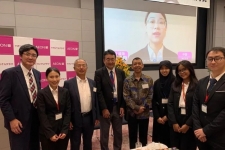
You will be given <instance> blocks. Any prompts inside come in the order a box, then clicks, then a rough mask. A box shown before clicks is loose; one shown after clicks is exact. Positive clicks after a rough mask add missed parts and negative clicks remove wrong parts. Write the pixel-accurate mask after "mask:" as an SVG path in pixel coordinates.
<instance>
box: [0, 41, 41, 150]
mask: <svg viewBox="0 0 225 150" xmlns="http://www.w3.org/2000/svg"><path fill="white" fill-rule="evenodd" d="M19 55H20V60H21V63H20V65H18V66H16V67H12V68H9V69H6V70H3V72H2V76H1V80H0V107H1V111H2V113H3V116H4V123H5V124H4V125H5V128H6V129H7V130H8V134H9V141H10V142H9V143H10V147H11V150H39V149H40V147H39V145H40V144H39V136H38V135H39V133H38V129H39V121H38V120H39V119H38V115H37V110H36V103H35V102H36V97H37V92H38V90H40V89H41V84H40V79H41V74H40V72H39V71H37V70H36V69H34V68H33V65H34V64H35V63H36V59H37V57H38V50H37V48H36V47H35V46H33V45H30V44H25V45H22V46H21V47H20V48H19Z"/></svg>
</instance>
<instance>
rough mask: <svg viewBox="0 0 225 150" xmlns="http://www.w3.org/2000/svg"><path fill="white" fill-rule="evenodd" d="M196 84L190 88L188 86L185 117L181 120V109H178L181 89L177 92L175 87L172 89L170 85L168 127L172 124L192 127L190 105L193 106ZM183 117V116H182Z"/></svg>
mask: <svg viewBox="0 0 225 150" xmlns="http://www.w3.org/2000/svg"><path fill="white" fill-rule="evenodd" d="M195 88H196V84H194V86H193V87H192V88H191V86H190V85H189V87H188V89H187V92H186V97H185V99H186V103H185V106H186V107H185V108H186V115H185V118H183V117H182V120H181V119H180V114H181V109H180V108H179V101H180V96H182V95H181V89H182V88H181V87H180V88H179V90H177V89H178V88H177V87H176V89H175V88H174V85H172V89H171V90H170V95H169V99H168V105H167V109H168V121H169V125H170V126H172V125H173V124H179V125H180V126H181V125H184V124H186V125H188V126H189V127H192V126H193V119H192V104H193V95H194V92H195ZM182 116H184V115H182Z"/></svg>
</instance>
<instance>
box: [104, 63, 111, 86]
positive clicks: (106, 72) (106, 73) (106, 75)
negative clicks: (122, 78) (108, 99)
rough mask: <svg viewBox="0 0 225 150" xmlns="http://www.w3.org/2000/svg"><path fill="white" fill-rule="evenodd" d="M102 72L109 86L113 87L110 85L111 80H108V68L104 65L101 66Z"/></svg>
mask: <svg viewBox="0 0 225 150" xmlns="http://www.w3.org/2000/svg"><path fill="white" fill-rule="evenodd" d="M103 72H104V76H105V78H106V79H107V81H108V83H109V85H110V86H111V88H113V85H112V82H111V80H110V77H109V73H108V70H107V68H106V67H104V68H103Z"/></svg>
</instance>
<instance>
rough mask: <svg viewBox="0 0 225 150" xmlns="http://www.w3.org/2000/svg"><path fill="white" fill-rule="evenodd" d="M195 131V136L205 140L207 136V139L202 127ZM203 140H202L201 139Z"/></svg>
mask: <svg viewBox="0 0 225 150" xmlns="http://www.w3.org/2000/svg"><path fill="white" fill-rule="evenodd" d="M194 133H195V136H196V137H197V138H198V139H199V140H200V139H202V141H204V137H205V140H206V135H205V133H204V132H203V130H202V128H201V129H198V130H195V131H194ZM200 141H201V140H200Z"/></svg>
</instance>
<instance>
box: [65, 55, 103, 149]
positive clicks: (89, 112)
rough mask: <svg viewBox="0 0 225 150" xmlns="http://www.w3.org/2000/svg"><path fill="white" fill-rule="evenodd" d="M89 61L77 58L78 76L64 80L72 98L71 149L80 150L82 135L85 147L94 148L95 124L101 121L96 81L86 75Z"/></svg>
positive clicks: (76, 70)
mask: <svg viewBox="0 0 225 150" xmlns="http://www.w3.org/2000/svg"><path fill="white" fill-rule="evenodd" d="M87 68H88V66H87V63H86V61H85V60H83V59H77V60H76V61H75V63H74V70H75V72H76V77H74V78H72V79H69V80H67V81H65V82H64V88H66V89H68V90H69V93H70V99H71V109H72V114H71V128H72V130H71V137H70V142H71V150H79V149H80V143H81V135H82V137H83V149H84V150H91V149H92V135H93V131H94V126H95V125H97V124H98V122H99V108H98V101H97V94H96V92H97V89H96V84H95V81H94V80H92V79H89V78H87V77H86V72H87Z"/></svg>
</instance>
